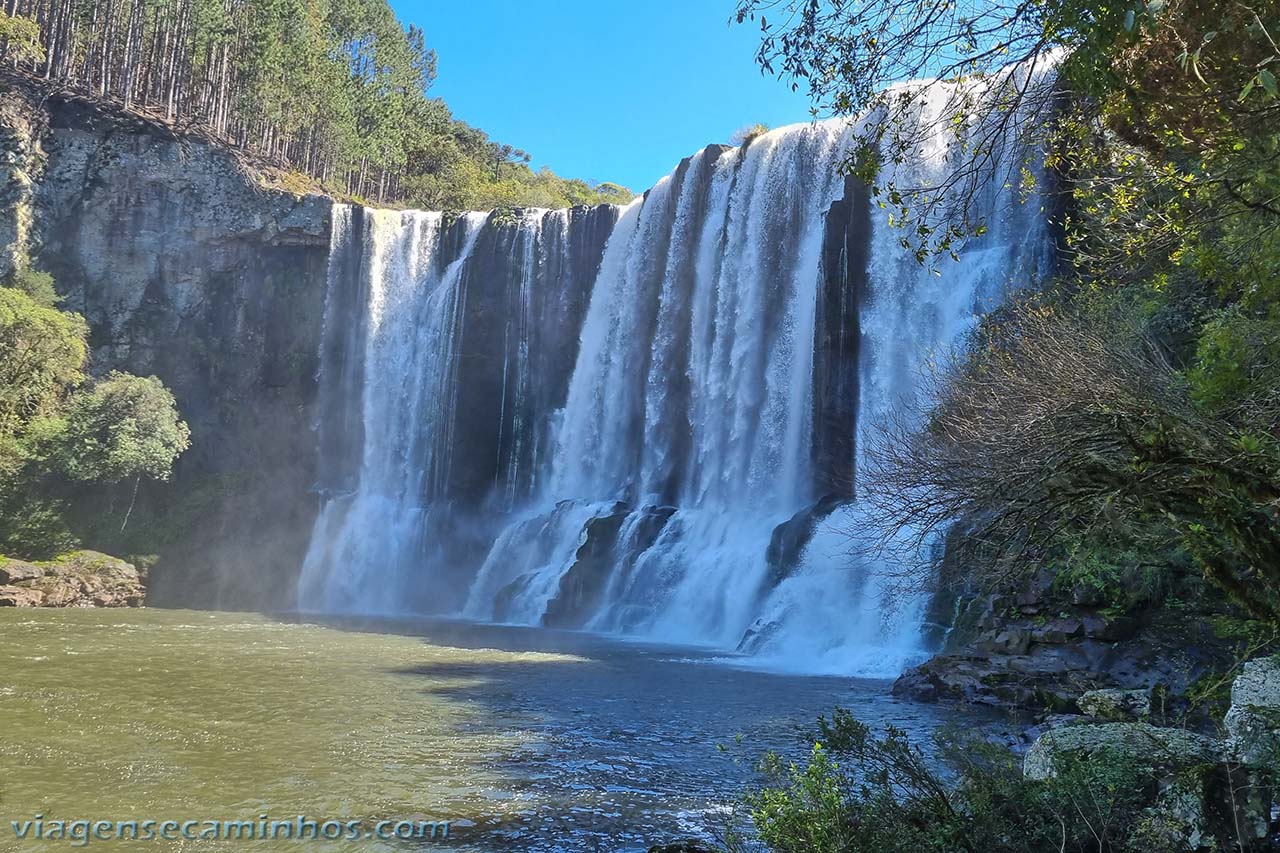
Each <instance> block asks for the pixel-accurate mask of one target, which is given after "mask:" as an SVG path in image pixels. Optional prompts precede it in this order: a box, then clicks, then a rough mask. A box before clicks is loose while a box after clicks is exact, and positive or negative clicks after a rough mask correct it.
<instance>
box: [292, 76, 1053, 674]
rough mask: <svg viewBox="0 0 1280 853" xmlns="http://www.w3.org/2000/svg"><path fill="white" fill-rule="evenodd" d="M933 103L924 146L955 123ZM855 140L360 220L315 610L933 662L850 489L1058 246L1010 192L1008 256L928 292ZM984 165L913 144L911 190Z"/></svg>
mask: <svg viewBox="0 0 1280 853" xmlns="http://www.w3.org/2000/svg"><path fill="white" fill-rule="evenodd" d="M984 85H994V83H992V84H984ZM935 91H936V92H937V94H936V96H935V95H931V96H930V97H929V98H928V99H925V100H924V101H923V102H922V103H921V104H920V105H919V107H918V114H917V115H916V116H915V121H916V123H917V126H918V127H919V128H921V129H922V130H923V129H925V128H930V127H936V126H937V125H938V124H939V122H938V119H940V118H946V117H948V116H949V115H950V113H949V112H948V111H949V110H954V109H955V107H954V103H955V102H956V99H955V98H954V97H953V95H954V92H950V94H949V90H948V89H946V88H944V87H935ZM961 100H964V99H961ZM971 108H972V103H971V102H970V104H969V109H970V110H971ZM993 114H994V111H989V112H987V113H984V112H982V111H981V110H978V111H972V110H971V114H968V113H967V114H966V115H965V116H963V117H962V118H964V120H965V121H967V122H971V123H974V124H975V125H980V124H981V123H982V122H986V121H994V120H995V119H994V118H992V115H993ZM864 120H865V121H875V120H877V119H876V117H874V116H870V117H867V118H865V119H864ZM851 133H852V130H851V129H850V126H849V125H848V123H846V122H843V121H835V120H833V121H825V122H815V123H810V124H804V125H796V126H792V127H786V128H781V129H778V130H775V131H772V132H769V133H766V134H764V135H762V136H759V137H757V138H755V139H753V140H751V141H750V142H749V143H748V144H747V145H745V146H743V147H740V148H732V147H728V146H719V145H715V146H709V147H707V148H704V149H702V150H701V151H699V152H698V153H697V154H695V155H693V156H692V157H689V158H687V159H686V160H684V161H683V162H682V163H681V164H680V165H679V167H678V168H677V169H676V170H675V171H674V172H673V173H672V174H671V175H669V176H667V177H665V178H663V179H662V180H661V181H659V182H658V183H657V184H656V185H655V186H654V187H653V188H652V189H650V190H649V191H648V192H647V193H646V194H645V195H644V197H643V198H641V199H637V200H636V201H635V202H633V203H632V204H630V205H628V206H626V207H625V208H621V209H619V208H614V207H609V206H602V207H599V208H592V209H587V208H575V209H572V210H569V211H544V210H516V211H503V212H500V213H494V214H491V215H488V216H486V215H483V214H467V215H465V216H462V217H459V218H458V219H457V220H455V221H452V222H446V220H445V219H444V217H443V216H442V215H441V214H439V213H420V212H409V213H392V212H387V211H365V210H361V209H358V208H357V209H353V208H339V209H338V210H337V212H336V213H335V219H334V229H333V247H332V253H331V264H330V282H329V289H330V292H329V298H328V303H327V306H326V318H325V333H324V334H325V340H324V342H323V344H322V353H321V355H322V358H321V365H322V366H321V374H320V404H319V408H318V411H319V420H318V423H317V440H318V446H319V448H320V454H321V471H322V476H321V482H320V484H319V491H320V498H321V501H322V505H321V510H320V513H319V517H318V519H317V522H316V525H315V531H314V534H313V537H312V542H311V547H310V550H309V552H308V554H307V557H306V561H305V565H304V566H303V569H302V576H301V580H300V603H301V606H302V607H303V608H305V609H312V610H325V611H360V612H434V613H444V614H453V615H462V616H465V617H468V618H473V619H482V620H491V621H499V622H514V623H521V624H532V625H546V626H551V627H560V628H575V629H587V630H594V631H603V632H611V633H617V634H623V635H630V636H642V637H648V638H654V639H659V640H663V641H671V642H681V643H693V644H701V645H706V646H710V647H714V648H720V649H725V650H730V651H731V650H737V651H739V652H744V653H748V654H750V655H752V656H753V660H755V661H756V662H758V663H760V664H762V665H768V666H778V667H790V668H799V669H804V670H809V671H819V670H820V671H832V672H843V673H860V674H867V675H890V674H893V673H895V672H896V671H898V670H899V669H901V667H902V666H903V665H905V664H906V663H908V662H910V661H911V660H913V659H914V658H915V657H917V656H919V654H920V653H921V651H922V649H921V639H920V638H921V612H922V605H923V602H922V600H921V597H920V596H919V595H916V594H910V593H904V592H902V591H899V590H895V589H894V588H893V584H892V583H891V580H892V577H893V575H894V568H895V567H894V566H889V565H884V564H883V561H882V560H881V559H879V558H876V557H874V556H870V555H867V554H857V553H851V551H850V547H849V541H850V536H849V533H850V532H851V531H854V532H857V531H865V530H868V529H874V528H875V526H876V520H875V519H873V518H870V517H868V516H867V513H866V510H865V509H864V508H863V507H862V506H861V505H859V504H858V503H857V501H856V500H855V499H854V496H855V491H856V489H855V485H856V472H857V470H859V468H860V467H861V466H863V465H864V464H865V460H864V459H863V458H862V456H863V454H864V453H865V447H866V445H867V444H868V442H869V440H870V437H871V435H872V432H873V431H874V430H876V429H878V428H880V427H881V426H882V425H883V424H884V423H885V422H886V419H888V418H889V417H890V416H894V417H907V418H911V417H919V416H920V413H922V412H923V410H924V409H925V408H926V406H927V401H926V400H921V399H918V397H919V395H918V392H917V390H916V389H917V387H918V374H919V372H920V370H921V368H922V366H923V365H924V364H925V363H926V361H927V359H929V358H930V357H932V356H933V355H935V354H936V353H938V352H940V351H942V350H945V349H946V348H948V347H950V346H953V345H955V344H956V343H957V342H958V341H960V340H962V339H963V337H964V336H965V335H966V334H967V332H968V331H969V330H970V329H971V328H972V326H973V324H974V322H975V320H976V318H977V317H979V316H980V315H981V314H982V313H983V312H985V311H987V310H990V309H991V308H992V307H994V306H996V305H998V304H999V303H1000V301H1001V300H1002V299H1003V298H1004V297H1005V295H1006V293H1007V292H1008V290H1009V289H1010V288H1012V287H1023V286H1027V285H1028V284H1030V283H1032V282H1033V281H1034V280H1035V279H1036V278H1037V277H1038V276H1039V275H1040V274H1041V273H1042V272H1043V270H1044V269H1045V265H1046V264H1047V262H1048V259H1049V257H1050V255H1051V250H1050V247H1051V245H1052V241H1051V239H1050V238H1049V236H1048V233H1047V228H1046V225H1045V216H1044V214H1043V212H1042V211H1041V210H1040V205H1039V204H1038V203H1037V199H1035V198H1033V199H1032V200H1031V201H1030V202H1028V203H1025V204H1020V203H1018V202H1019V198H1018V195H1019V189H1018V188H1017V187H1016V186H1011V185H1009V182H1007V181H1004V180H1002V179H1001V178H1000V177H998V176H997V177H995V178H993V179H990V180H988V181H987V182H986V184H984V185H983V186H981V187H980V189H979V191H978V192H977V193H976V194H975V202H974V205H975V209H976V210H977V212H978V213H979V214H980V215H981V216H982V218H983V219H984V220H985V221H986V222H988V224H989V229H988V231H987V232H986V233H985V234H984V235H982V236H981V237H978V238H974V239H972V240H970V241H969V242H968V243H967V244H965V245H964V247H963V248H962V250H961V251H960V253H959V258H958V260H957V261H955V262H953V263H952V262H946V263H943V264H942V265H941V267H940V269H939V270H938V272H939V274H938V275H936V276H935V275H933V274H932V271H931V269H930V268H929V267H927V266H921V265H920V264H919V263H918V262H917V260H916V258H915V257H914V255H913V254H912V253H911V252H910V251H908V249H906V248H904V246H903V245H902V242H901V236H902V235H901V232H900V231H899V230H897V229H894V228H892V227H890V226H889V223H888V222H887V213H886V211H884V210H882V209H880V207H879V206H878V205H877V204H876V203H875V201H874V200H873V199H872V198H871V197H870V195H869V193H868V192H867V190H866V189H865V188H864V187H862V186H861V185H860V184H858V183H857V182H856V181H854V180H853V179H845V178H843V177H842V176H841V175H840V173H839V169H838V166H839V164H840V162H841V161H842V160H843V159H844V157H845V156H846V155H847V153H848V151H849V145H850V136H851ZM1008 144H1009V145H1010V146H1011V147H1014V148H1016V145H1017V143H1016V140H1013V139H1010V140H1009V143H1008ZM969 156H971V155H969V154H968V152H967V151H966V150H965V149H964V146H963V142H962V140H958V139H957V138H956V137H955V136H954V135H952V134H936V133H935V134H927V133H923V132H922V133H921V134H920V139H919V142H918V144H917V145H916V149H915V150H914V151H913V152H912V156H909V157H907V158H904V159H903V161H902V162H900V163H896V164H891V165H890V166H889V169H890V170H892V175H891V176H892V177H893V178H894V179H895V180H896V181H897V182H898V183H899V184H902V185H918V186H929V185H931V184H936V183H937V182H938V181H939V180H941V179H942V177H943V176H945V174H947V170H950V169H955V168H957V167H958V164H963V163H964V162H966V161H965V158H966V157H969ZM1009 156H1010V157H1013V158H1015V159H1016V158H1018V157H1019V156H1020V152H1018V151H1016V150H1014V151H1012V152H1011V153H1010V155H1009ZM357 412H358V413H359V414H358V416H357V415H356V413H357Z"/></svg>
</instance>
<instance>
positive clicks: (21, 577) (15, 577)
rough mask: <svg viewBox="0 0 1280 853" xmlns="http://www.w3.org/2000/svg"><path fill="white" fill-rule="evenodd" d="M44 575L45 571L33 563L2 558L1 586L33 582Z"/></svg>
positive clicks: (0, 566) (0, 558)
mask: <svg viewBox="0 0 1280 853" xmlns="http://www.w3.org/2000/svg"><path fill="white" fill-rule="evenodd" d="M43 575H44V569H42V568H40V567H39V566H37V565H35V564H33V563H24V562H23V561H21V560H10V559H8V558H6V557H0V585H4V584H14V583H22V582H24V581H33V580H35V579H36V578H39V577H42V576H43Z"/></svg>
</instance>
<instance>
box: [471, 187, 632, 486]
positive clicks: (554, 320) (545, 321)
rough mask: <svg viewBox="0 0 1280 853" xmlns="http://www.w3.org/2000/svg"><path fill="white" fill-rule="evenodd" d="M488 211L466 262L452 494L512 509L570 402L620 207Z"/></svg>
mask: <svg viewBox="0 0 1280 853" xmlns="http://www.w3.org/2000/svg"><path fill="white" fill-rule="evenodd" d="M538 215H539V216H540V218H541V222H540V223H537V224H536V225H535V224H531V223H529V222H527V221H524V220H523V219H522V218H521V214H519V212H517V213H516V215H515V216H512V215H508V214H505V212H504V214H494V215H491V216H490V218H489V221H488V222H486V224H485V225H484V228H483V230H482V231H481V232H480V234H479V236H478V237H477V238H476V244H475V246H474V247H473V248H472V250H471V254H470V256H469V258H468V260H467V261H466V264H465V266H464V267H463V270H462V281H461V288H462V294H463V296H462V322H461V323H460V329H461V336H460V339H459V341H458V342H457V354H456V355H455V358H456V359H457V376H458V381H457V394H458V396H457V404H456V408H455V410H454V415H453V417H454V419H455V424H454V429H453V431H452V434H453V436H454V445H453V448H452V451H451V462H450V470H449V482H448V486H447V490H446V491H447V494H448V495H449V496H450V497H451V498H452V499H455V500H459V501H461V502H462V503H464V504H467V505H471V506H479V505H480V504H482V503H486V502H491V504H492V505H494V508H497V509H508V508H510V505H511V504H512V503H513V502H514V501H515V500H518V499H520V498H524V497H527V496H528V494H529V491H530V489H531V488H532V485H533V481H532V476H533V472H534V470H535V467H536V466H535V463H536V460H537V457H538V455H539V453H540V452H545V446H544V445H545V443H546V442H547V440H548V439H549V436H548V426H549V421H548V419H549V417H550V415H551V413H552V412H554V411H555V410H556V409H558V408H560V407H562V406H563V405H564V400H565V396H566V394H567V393H568V387H569V379H570V377H571V375H572V373H573V366H574V362H575V360H576V359H577V354H578V336H579V333H580V331H581V328H582V320H583V317H584V315H585V314H586V310H587V305H588V303H589V301H590V299H591V287H592V285H593V284H594V283H595V278H596V273H597V272H598V271H599V268H600V259H601V256H602V255H603V253H604V246H605V243H606V242H607V241H608V238H609V233H610V232H611V231H612V230H613V225H614V223H615V222H616V221H617V218H618V213H617V208H614V207H611V206H599V207H589V208H588V207H576V208H572V209H571V210H569V211H567V212H566V211H547V212H545V213H541V214H538Z"/></svg>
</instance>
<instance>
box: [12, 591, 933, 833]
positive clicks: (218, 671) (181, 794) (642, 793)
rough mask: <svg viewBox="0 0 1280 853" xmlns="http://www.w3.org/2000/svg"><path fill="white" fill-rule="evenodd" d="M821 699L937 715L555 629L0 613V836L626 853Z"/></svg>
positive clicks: (899, 718)
mask: <svg viewBox="0 0 1280 853" xmlns="http://www.w3.org/2000/svg"><path fill="white" fill-rule="evenodd" d="M836 705H842V706H844V707H848V708H850V709H853V710H854V711H855V712H856V713H857V715H858V716H859V717H860V718H861V719H863V720H864V721H865V722H868V723H873V724H879V723H890V722H891V723H893V724H894V725H897V726H899V727H901V728H904V729H906V730H908V731H909V732H912V733H913V734H916V735H919V736H925V737H927V734H928V732H930V731H931V730H933V729H934V728H936V727H937V726H938V725H939V724H940V723H941V722H942V720H943V715H944V714H949V715H954V714H955V713H956V712H954V711H951V712H944V711H941V710H939V709H937V708H932V707H928V706H920V705H914V704H909V703H901V702H898V701H896V700H894V699H892V698H891V697H890V696H889V685H888V683H887V682H883V681H864V680H854V679H847V678H833V677H814V676H788V675H779V674H771V673H766V672H759V671H752V670H750V669H743V668H740V667H737V666H733V665H731V664H726V663H725V662H723V661H720V660H714V659H712V658H709V657H708V655H707V653H706V652H700V651H697V650H691V649H687V648H675V647H658V646H650V645H637V644H632V643H626V642H622V641H618V640H612V639H605V638H601V637H597V636H593V635H589V634H583V633H575V632H555V631H549V630H543V629H529V628H504V627H496V626H490V625H478V624H471V623H463V622H447V621H402V622H390V621H386V620H382V621H346V622H342V623H330V624H324V625H320V624H314V623H304V622H296V621H292V620H290V619H288V618H270V617H267V616H260V615H250V614H239V613H215V612H195V611H181V610H159V609H142V610H91V609H85V610H11V609H10V610H0V720H2V721H3V724H2V725H0V820H2V821H3V825H0V850H44V849H50V848H51V847H55V848H56V846H66V844H67V842H65V841H64V842H63V843H62V844H61V845H57V844H56V843H52V842H48V841H45V842H43V843H40V842H34V841H30V840H27V841H18V840H17V839H16V838H15V831H14V829H13V828H12V827H11V826H10V822H11V821H18V822H19V824H21V823H22V822H23V821H28V820H34V818H35V816H36V815H43V819H44V821H45V822H46V824H47V823H48V822H50V821H53V820H56V819H62V820H68V821H70V820H107V821H113V822H115V821H128V820H138V821H142V820H146V819H154V820H156V821H163V820H168V819H172V820H176V821H187V820H195V821H207V820H217V821H224V820H246V821H257V820H258V819H259V817H260V816H261V815H267V816H268V818H269V819H270V820H272V821H276V820H294V819H295V818H296V816H298V815H303V816H305V817H306V818H307V819H314V820H316V821H324V820H329V819H334V820H342V821H344V822H345V821H347V820H351V819H361V820H363V823H362V824H361V826H362V827H363V828H367V827H369V826H372V825H373V824H374V823H375V822H376V821H378V820H384V819H385V820H396V821H399V820H401V819H410V820H414V821H420V820H423V821H425V820H435V821H450V831H449V837H448V839H447V840H441V839H439V838H437V840H436V841H434V842H424V841H414V842H390V841H387V842H384V841H379V840H375V839H366V838H363V837H361V838H358V839H356V840H345V839H344V840H340V841H335V842H332V843H325V844H323V845H320V846H323V847H324V849H332V850H362V851H367V850H406V849H449V850H469V851H506V850H531V851H559V850H565V851H593V850H600V851H631V850H644V849H645V848H646V847H647V845H649V844H652V843H655V842H658V841H666V840H670V839H673V838H676V837H688V836H694V835H701V836H704V837H708V838H713V837H715V835H716V834H717V833H718V832H720V831H722V830H723V828H724V826H725V825H726V822H727V821H728V820H729V815H730V811H731V806H732V804H733V803H734V802H735V800H736V799H737V798H738V797H739V796H740V794H741V792H742V790H743V789H744V787H745V786H747V785H749V784H750V783H751V782H752V780H753V770H752V766H753V763H754V760H755V759H756V758H757V757H758V756H759V755H760V754H761V753H762V752H764V751H765V750H768V749H778V750H797V749H802V748H803V747H802V746H801V745H800V742H799V739H798V738H797V735H796V732H795V727H796V726H799V725H805V724H809V723H812V722H813V721H814V719H815V718H816V717H817V716H818V715H819V714H822V713H829V712H830V710H831V709H832V708H833V707H834V706H836ZM46 830H47V827H46ZM32 831H34V830H32ZM28 838H30V836H28ZM315 844H316V843H315V842H309V843H306V844H303V843H300V842H298V841H297V840H293V841H286V840H283V839H280V838H277V839H275V840H268V841H258V842H256V843H255V844H254V845H245V844H243V843H241V842H227V841H225V840H224V841H220V842H217V841H204V842H201V841H186V840H175V841H170V842H165V841H158V842H157V843H156V844H153V845H147V846H149V847H152V848H153V849H164V850H201V851H205V850H223V849H245V848H246V847H251V848H252V849H263V850H288V849H294V850H296V849H310V848H311V847H312V846H315ZM89 846H92V848H93V849H120V848H123V847H125V846H126V843H125V842H121V841H118V840H117V841H111V840H97V839H94V840H92V841H91V844H90V845H89ZM136 847H137V845H132V846H131V849H136Z"/></svg>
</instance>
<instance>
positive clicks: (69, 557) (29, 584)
mask: <svg viewBox="0 0 1280 853" xmlns="http://www.w3.org/2000/svg"><path fill="white" fill-rule="evenodd" d="M145 597H146V589H145V587H144V586H143V580H142V575H141V573H139V571H138V569H137V568H136V567H135V566H133V565H132V564H131V563H126V562H125V561H124V560H120V559H117V558H116V557H112V556H109V555H107V554H102V553H99V552H97V551H75V552H72V553H70V554H65V555H63V556H61V557H59V558H57V559H56V560H50V561H48V562H43V563H26V562H23V561H21V560H10V559H8V558H5V557H0V607H141V606H142V603H143V600H144V599H145Z"/></svg>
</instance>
